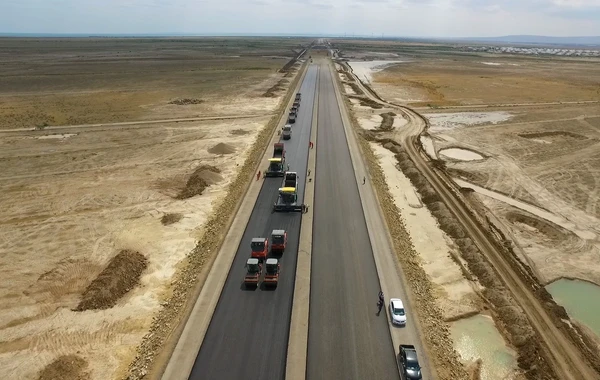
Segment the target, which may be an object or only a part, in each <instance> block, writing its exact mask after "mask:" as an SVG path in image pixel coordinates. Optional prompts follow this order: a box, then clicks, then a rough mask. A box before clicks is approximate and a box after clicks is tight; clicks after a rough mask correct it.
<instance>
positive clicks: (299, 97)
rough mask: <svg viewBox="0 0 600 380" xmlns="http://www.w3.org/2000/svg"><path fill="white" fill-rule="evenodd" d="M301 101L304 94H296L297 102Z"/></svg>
mask: <svg viewBox="0 0 600 380" xmlns="http://www.w3.org/2000/svg"><path fill="white" fill-rule="evenodd" d="M301 99H302V94H301V93H299V92H297V93H296V100H297V101H300V100H301Z"/></svg>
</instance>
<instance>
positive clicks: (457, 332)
mask: <svg viewBox="0 0 600 380" xmlns="http://www.w3.org/2000/svg"><path fill="white" fill-rule="evenodd" d="M450 330H451V333H452V339H453V340H454V348H455V349H456V351H458V353H459V354H460V356H461V357H462V358H463V359H464V360H466V361H475V360H476V359H477V358H481V360H482V365H481V380H506V379H512V376H511V375H512V374H513V373H514V372H515V369H516V368H517V360H516V353H515V352H514V350H512V349H511V348H509V347H508V346H507V345H506V343H505V342H504V339H503V338H502V336H501V335H500V333H499V332H498V330H496V326H495V325H494V321H493V320H492V318H490V317H488V316H485V315H476V316H474V317H470V318H465V319H461V320H458V321H456V322H452V323H451V324H450Z"/></svg>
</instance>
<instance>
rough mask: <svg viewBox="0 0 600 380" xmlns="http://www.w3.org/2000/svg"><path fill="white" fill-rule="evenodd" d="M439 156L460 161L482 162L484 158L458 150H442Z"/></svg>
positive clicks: (467, 151)
mask: <svg viewBox="0 0 600 380" xmlns="http://www.w3.org/2000/svg"><path fill="white" fill-rule="evenodd" d="M440 155H442V156H446V157H449V158H454V159H455V160H461V161H475V160H482V159H483V158H484V157H483V156H482V155H481V154H479V153H477V152H473V151H471V150H467V149H459V148H449V149H442V150H440Z"/></svg>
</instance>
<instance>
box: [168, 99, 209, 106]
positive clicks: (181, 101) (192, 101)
mask: <svg viewBox="0 0 600 380" xmlns="http://www.w3.org/2000/svg"><path fill="white" fill-rule="evenodd" d="M203 102H204V100H202V99H195V98H184V99H175V100H172V101H170V102H169V104H175V105H177V106H187V105H190V104H201V103H203Z"/></svg>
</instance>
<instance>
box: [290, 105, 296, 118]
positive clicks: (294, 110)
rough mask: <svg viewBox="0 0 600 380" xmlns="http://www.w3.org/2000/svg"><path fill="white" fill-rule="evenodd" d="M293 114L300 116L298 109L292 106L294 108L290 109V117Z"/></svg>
mask: <svg viewBox="0 0 600 380" xmlns="http://www.w3.org/2000/svg"><path fill="white" fill-rule="evenodd" d="M291 114H294V115H296V116H298V107H294V106H292V108H290V115H291Z"/></svg>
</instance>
